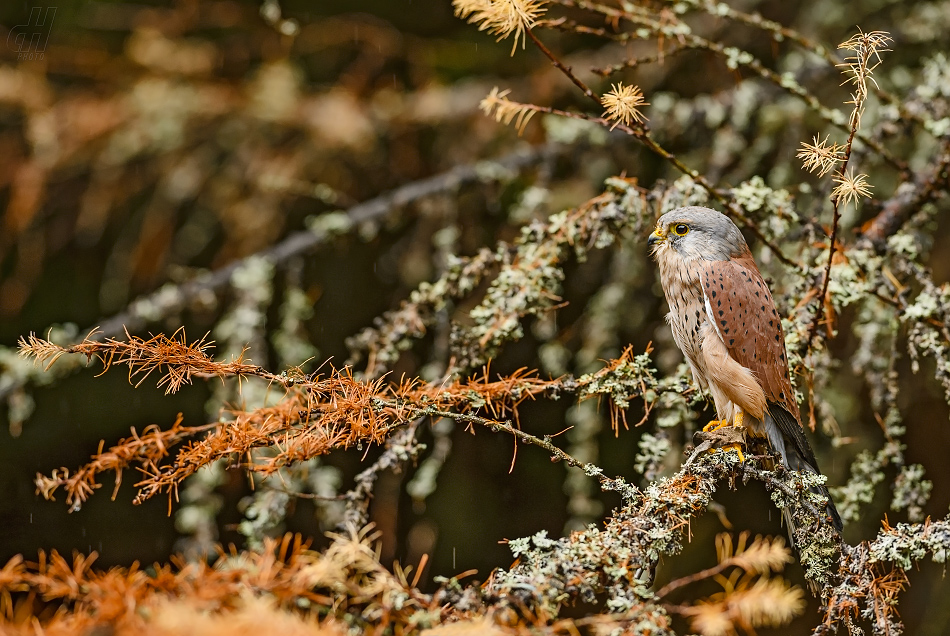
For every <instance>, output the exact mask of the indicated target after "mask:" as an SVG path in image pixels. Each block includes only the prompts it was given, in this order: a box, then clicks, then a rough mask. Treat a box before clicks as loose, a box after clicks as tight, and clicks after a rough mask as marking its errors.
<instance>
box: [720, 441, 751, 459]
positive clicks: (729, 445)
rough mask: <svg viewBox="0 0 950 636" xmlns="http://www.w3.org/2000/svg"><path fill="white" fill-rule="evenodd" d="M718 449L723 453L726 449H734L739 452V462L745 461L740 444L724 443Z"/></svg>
mask: <svg viewBox="0 0 950 636" xmlns="http://www.w3.org/2000/svg"><path fill="white" fill-rule="evenodd" d="M719 450H721V451H722V452H724V453H725V452H726V451H731V450H734V451H736V452H737V453H738V454H739V462H740V463H745V455H743V454H742V444H726V445H725V446H723V447H721V448H720V449H719Z"/></svg>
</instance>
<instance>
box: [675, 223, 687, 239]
mask: <svg viewBox="0 0 950 636" xmlns="http://www.w3.org/2000/svg"><path fill="white" fill-rule="evenodd" d="M688 232H689V226H688V225H686V224H685V223H677V224H676V225H674V226H673V234H675V235H676V236H685V235H686V234H687V233H688Z"/></svg>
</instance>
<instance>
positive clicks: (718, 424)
mask: <svg viewBox="0 0 950 636" xmlns="http://www.w3.org/2000/svg"><path fill="white" fill-rule="evenodd" d="M728 425H729V420H713V421H712V422H710V423H709V424H707V425H706V426H704V427H703V432H704V433H712V432H713V431H718V430H719V429H720V428H722V427H723V426H728Z"/></svg>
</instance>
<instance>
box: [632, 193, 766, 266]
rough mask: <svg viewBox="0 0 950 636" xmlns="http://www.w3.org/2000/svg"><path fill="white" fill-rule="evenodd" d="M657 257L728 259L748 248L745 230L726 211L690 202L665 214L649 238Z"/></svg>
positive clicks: (648, 242) (649, 243) (739, 254)
mask: <svg viewBox="0 0 950 636" xmlns="http://www.w3.org/2000/svg"><path fill="white" fill-rule="evenodd" d="M647 244H648V245H649V246H650V247H651V248H652V253H653V257H654V258H656V259H659V258H661V257H668V256H673V255H674V254H675V255H677V256H679V257H680V258H686V259H703V260H707V261H725V260H729V259H730V258H734V257H737V256H741V255H742V254H744V253H746V252H747V251H748V249H749V248H748V246H747V245H746V242H745V239H744V238H743V237H742V232H740V231H739V228H737V227H736V224H735V223H733V222H732V220H731V219H729V217H727V216H726V215H725V214H722V213H720V212H717V211H715V210H710V209H709V208H703V207H699V206H690V207H686V208H677V209H676V210H672V211H670V212H667V213H666V214H664V215H663V216H661V217H660V218H659V219H658V220H657V222H656V228H655V229H654V230H653V234H651V235H650V238H649V239H648V240H647Z"/></svg>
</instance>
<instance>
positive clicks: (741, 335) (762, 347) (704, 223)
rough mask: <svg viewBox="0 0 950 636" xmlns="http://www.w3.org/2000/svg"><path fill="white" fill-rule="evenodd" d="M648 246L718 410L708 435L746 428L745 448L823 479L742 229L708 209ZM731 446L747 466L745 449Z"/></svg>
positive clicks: (687, 210)
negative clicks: (754, 446) (756, 445)
mask: <svg viewBox="0 0 950 636" xmlns="http://www.w3.org/2000/svg"><path fill="white" fill-rule="evenodd" d="M647 243H648V245H649V247H650V248H651V251H652V256H653V258H654V260H656V263H657V266H658V269H659V276H660V283H661V285H662V287H663V293H664V295H665V296H666V301H667V303H668V304H669V308H670V311H669V314H667V321H668V322H669V324H670V327H671V329H672V331H673V339H674V340H675V341H676V344H677V346H678V347H679V348H680V350H681V351H682V352H683V355H684V356H685V357H686V361H687V362H688V363H689V366H690V368H691V369H692V373H693V379H694V381H695V382H696V383H697V384H698V385H699V386H700V388H701V389H703V390H706V391H708V392H709V394H711V396H712V399H713V402H714V403H715V407H716V414H717V417H718V420H713V421H712V422H710V423H709V425H707V426H706V427H705V428H704V430H706V431H713V430H716V429H717V428H721V427H725V426H730V425H732V426H736V427H741V428H742V429H744V431H745V434H746V435H745V436H746V438H747V439H748V438H750V437H751V438H753V439H757V440H761V441H762V442H764V443H765V445H766V446H767V447H768V448H769V449H770V450H771V451H772V452H773V453H777V454H778V455H780V456H781V462H782V464H783V465H784V466H785V468H787V469H789V470H793V471H807V472H811V473H816V474H821V471H820V470H819V468H818V462H817V460H816V459H815V453H814V451H813V450H812V448H811V445H810V444H809V443H808V438H806V437H805V432H804V428H803V426H802V423H801V415H800V412H799V407H798V402H797V400H796V397H795V391H794V389H793V388H792V382H791V379H790V375H789V366H788V355H787V351H786V349H785V334H784V330H783V328H782V320H781V317H780V316H779V314H778V311H777V310H776V308H775V302H774V301H773V300H772V294H771V292H770V291H769V288H768V285H767V284H766V282H765V280H764V279H763V278H762V274H761V273H760V272H759V268H758V267H757V266H756V264H755V260H754V258H753V257H752V252H751V251H750V250H749V246H748V245H747V244H746V241H745V238H744V237H743V236H742V232H740V231H739V228H738V227H736V224H735V223H733V222H732V220H731V219H730V218H729V217H727V216H726V215H724V214H722V213H721V212H717V211H716V210H712V209H710V208H705V207H701V206H689V207H682V208H678V209H675V210H672V211H670V212H667V213H665V214H663V215H662V216H661V217H660V218H659V219H658V220H657V223H656V227H655V229H654V231H653V233H652V234H651V235H650V237H649V239H648V240H647ZM730 446H735V447H736V450H738V451H739V453H740V458H742V455H741V448H738V444H733V445H730ZM725 448H729V447H728V446H727V447H725ZM816 492H820V494H821V495H822V496H824V497H825V499H826V500H827V502H828V504H827V508H826V512H827V521H830V522H831V524H832V525H833V527H834V529H835V531H836V532H837V533H838V535H839V536H840V533H841V530H842V523H841V516H840V515H839V514H838V510H837V508H835V505H834V502H833V501H832V498H831V494H830V493H829V492H828V489H827V488H826V487H825V486H823V485H822V486H819V487H817V489H816ZM783 517H784V519H785V523H786V527H787V529H788V532H789V535H790V537H791V538H792V543H793V546H794V544H795V537H796V524H795V518H794V514H793V513H792V511H791V510H790V509H789V508H785V509H784V510H783ZM795 547H797V546H795Z"/></svg>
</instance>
